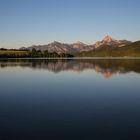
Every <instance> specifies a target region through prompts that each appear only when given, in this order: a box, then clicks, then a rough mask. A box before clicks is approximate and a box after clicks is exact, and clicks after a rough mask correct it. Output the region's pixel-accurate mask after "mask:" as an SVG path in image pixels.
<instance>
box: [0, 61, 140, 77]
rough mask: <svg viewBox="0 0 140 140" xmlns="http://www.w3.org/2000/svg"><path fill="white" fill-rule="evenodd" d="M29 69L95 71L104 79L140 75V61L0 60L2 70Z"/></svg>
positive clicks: (56, 71)
mask: <svg viewBox="0 0 140 140" xmlns="http://www.w3.org/2000/svg"><path fill="white" fill-rule="evenodd" d="M16 66H20V67H23V68H25V67H29V68H32V69H46V70H49V71H52V72H54V73H59V72H62V71H69V70H71V71H76V72H83V71H86V70H94V71H96V72H97V73H99V74H100V73H101V74H102V75H103V76H104V77H106V78H110V77H112V76H113V75H116V74H120V73H121V74H125V73H129V72H135V73H140V67H139V66H140V60H92V59H81V60H80V59H78V60H75V59H68V60H66V59H49V60H48V59H5V60H0V68H6V67H16Z"/></svg>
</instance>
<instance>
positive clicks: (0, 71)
mask: <svg viewBox="0 0 140 140" xmlns="http://www.w3.org/2000/svg"><path fill="white" fill-rule="evenodd" d="M139 131H140V60H138V59H130V60H129V59H121V60H119V59H116V60H111V59H109V60H107V59H106V60H103V59H95V60H92V59H4V60H0V139H10V140H11V139H13V140H16V139H18V140H19V139H26V140H27V139H38V140H41V139H45V140H46V139H49V140H55V139H56V140H58V139H61V140H62V139H64V140H69V139H70V140H78V139H84V140H91V139H95V140H100V139H101V140H103V139H107V140H118V139H119V140H124V139H135V140H136V139H140V133H139Z"/></svg>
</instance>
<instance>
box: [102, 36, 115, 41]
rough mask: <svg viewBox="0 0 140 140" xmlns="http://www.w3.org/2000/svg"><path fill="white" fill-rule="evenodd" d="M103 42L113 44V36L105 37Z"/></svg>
mask: <svg viewBox="0 0 140 140" xmlns="http://www.w3.org/2000/svg"><path fill="white" fill-rule="evenodd" d="M103 41H104V42H112V41H114V39H113V38H112V37H111V36H109V35H107V36H105V37H104V39H103Z"/></svg>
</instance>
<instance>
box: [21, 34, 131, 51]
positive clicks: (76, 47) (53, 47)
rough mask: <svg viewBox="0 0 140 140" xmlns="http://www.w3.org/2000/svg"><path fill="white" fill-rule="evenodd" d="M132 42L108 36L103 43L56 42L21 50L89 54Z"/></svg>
mask: <svg viewBox="0 0 140 140" xmlns="http://www.w3.org/2000/svg"><path fill="white" fill-rule="evenodd" d="M131 43H132V42H131V41H128V40H115V39H113V38H112V37H111V36H109V35H107V36H105V37H104V39H103V40H102V41H97V42H96V43H95V44H92V45H87V44H84V43H82V42H80V41H78V42H76V43H73V44H67V43H61V42H57V41H54V42H52V43H50V44H47V45H33V46H30V47H27V48H25V47H22V48H20V50H26V49H27V50H32V49H36V50H40V51H46V50H48V52H56V53H58V54H60V53H72V54H73V53H80V52H88V51H92V50H95V49H97V48H100V47H101V46H103V45H109V46H112V47H123V46H125V45H128V44H131Z"/></svg>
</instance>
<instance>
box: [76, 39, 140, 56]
mask: <svg viewBox="0 0 140 140" xmlns="http://www.w3.org/2000/svg"><path fill="white" fill-rule="evenodd" d="M76 56H78V57H140V41H137V42H134V43H131V44H129V45H125V46H123V47H113V46H110V45H102V46H100V47H99V48H97V49H94V50H92V51H88V52H81V53H78V54H76Z"/></svg>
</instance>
